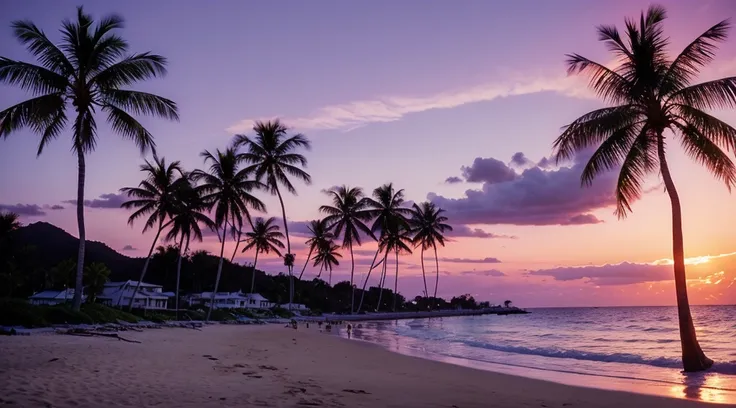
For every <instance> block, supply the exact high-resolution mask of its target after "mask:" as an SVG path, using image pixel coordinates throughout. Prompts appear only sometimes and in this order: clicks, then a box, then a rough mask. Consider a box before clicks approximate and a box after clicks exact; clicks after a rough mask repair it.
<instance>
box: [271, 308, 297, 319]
mask: <svg viewBox="0 0 736 408" xmlns="http://www.w3.org/2000/svg"><path fill="white" fill-rule="evenodd" d="M271 312H273V314H274V315H276V316H278V317H282V318H284V319H291V318H292V317H294V313H291V312H290V311H288V310H287V309H284V308H283V307H278V306H276V307H274V308H273V309H271Z"/></svg>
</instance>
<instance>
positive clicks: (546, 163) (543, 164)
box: [537, 157, 555, 170]
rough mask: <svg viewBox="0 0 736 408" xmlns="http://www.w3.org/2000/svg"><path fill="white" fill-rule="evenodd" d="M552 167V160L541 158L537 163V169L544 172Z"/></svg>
mask: <svg viewBox="0 0 736 408" xmlns="http://www.w3.org/2000/svg"><path fill="white" fill-rule="evenodd" d="M554 165H555V162H554V160H552V159H548V158H546V157H542V159H541V160H539V161H538V162H537V167H539V168H540V169H544V170H547V169H551V168H552V167H554Z"/></svg>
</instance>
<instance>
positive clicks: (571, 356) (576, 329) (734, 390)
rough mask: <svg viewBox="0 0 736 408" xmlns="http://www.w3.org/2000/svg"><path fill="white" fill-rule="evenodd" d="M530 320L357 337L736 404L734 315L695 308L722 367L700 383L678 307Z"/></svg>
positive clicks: (386, 329)
mask: <svg viewBox="0 0 736 408" xmlns="http://www.w3.org/2000/svg"><path fill="white" fill-rule="evenodd" d="M529 311H530V312H531V313H530V314H526V315H509V316H496V315H485V316H461V317H445V318H432V319H405V320H396V321H377V322H362V323H355V324H354V325H355V329H354V330H353V338H354V339H357V340H363V341H367V342H371V343H375V344H378V345H380V346H383V347H385V348H387V349H389V350H391V351H395V352H399V353H402V354H408V355H412V356H417V357H421V358H427V359H432V360H438V361H444V362H449V363H453V364H460V365H465V366H469V367H473V368H478V369H483V370H490V371H496V372H502V373H508V374H513V375H521V376H526V377H531V378H537V379H543V380H548V381H555V382H561V383H564V384H570V385H577V386H585V387H593V388H603V389H613V390H623V391H631V392H638V393H646V394H654V395H660V396H667V397H674V398H690V399H698V400H703V401H708V402H716V403H718V402H720V403H736V306H693V307H692V314H693V318H694V320H695V325H696V330H697V334H698V340H699V341H700V345H701V346H702V348H703V350H704V351H705V353H706V355H708V357H710V358H712V359H713V360H714V361H715V364H714V366H713V368H712V369H711V370H709V371H707V372H704V373H695V374H686V373H683V372H682V371H681V363H680V340H679V334H678V328H677V310H676V308H674V307H612V308H548V309H529ZM343 329H344V328H343ZM340 335H343V336H344V335H346V333H345V332H344V330H340Z"/></svg>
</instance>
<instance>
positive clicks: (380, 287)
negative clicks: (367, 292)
mask: <svg viewBox="0 0 736 408" xmlns="http://www.w3.org/2000/svg"><path fill="white" fill-rule="evenodd" d="M387 259H388V251H386V254H385V255H384V256H383V268H381V278H380V279H378V304H376V312H377V311H379V310H381V300H382V299H383V285H384V284H386V260H387Z"/></svg>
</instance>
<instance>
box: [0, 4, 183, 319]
mask: <svg viewBox="0 0 736 408" xmlns="http://www.w3.org/2000/svg"><path fill="white" fill-rule="evenodd" d="M94 23H95V21H94V20H93V19H92V16H90V15H89V14H85V13H84V11H83V9H82V7H79V8H77V19H76V21H70V20H66V21H64V22H63V23H62V27H61V36H62V38H61V42H60V43H59V44H58V45H57V44H54V43H53V42H52V41H51V40H49V39H48V38H47V37H46V34H44V32H43V31H41V30H40V29H39V28H38V27H36V25H35V24H33V23H32V22H30V21H15V22H13V24H12V27H13V32H14V34H15V37H16V38H17V39H18V40H19V41H20V42H21V43H22V44H23V45H25V46H26V48H27V49H28V51H30V52H31V53H32V54H33V55H34V56H35V57H36V58H37V59H38V61H39V63H40V64H41V65H33V64H29V63H26V62H21V61H15V60H11V59H8V58H4V57H0V83H6V84H9V85H17V86H18V87H20V88H21V89H23V90H25V91H28V92H30V93H31V94H33V98H31V99H28V100H26V101H23V102H21V103H19V104H17V105H14V106H11V107H9V108H7V109H5V110H4V111H2V112H0V138H6V137H8V135H9V134H10V133H12V132H14V131H17V130H20V129H21V128H24V127H28V128H30V129H31V130H33V131H34V132H36V133H39V134H40V135H41V142H40V143H39V145H38V153H37V154H38V155H41V153H42V152H43V149H44V147H46V145H47V144H48V143H49V142H51V141H52V140H53V139H55V138H57V137H58V136H59V135H60V134H61V133H62V132H63V131H64V130H65V129H66V126H67V123H68V118H67V113H68V112H70V111H71V110H72V108H73V112H74V117H73V118H72V130H73V132H72V138H71V139H72V150H73V151H74V152H75V153H76V154H77V166H78V180H77V200H76V204H77V225H78V228H79V253H78V257H77V274H76V281H75V289H76V290H75V292H74V302H73V308H74V310H79V307H80V305H81V304H82V275H83V272H84V246H85V236H86V235H85V229H84V180H85V176H86V165H85V155H86V154H88V153H91V152H92V151H93V150H94V148H95V146H96V145H97V122H96V121H95V116H96V112H98V110H99V111H102V112H104V113H106V114H107V121H108V122H109V123H110V126H111V128H112V130H113V131H114V132H116V133H118V134H120V135H121V136H122V137H123V138H125V139H129V140H131V141H133V142H134V143H135V144H136V145H137V146H138V148H139V149H140V150H141V153H145V152H146V151H147V150H149V149H152V148H154V147H155V143H154V141H153V136H152V135H151V134H150V133H149V132H148V130H146V129H145V128H144V127H143V125H142V124H140V123H139V122H138V121H137V120H136V119H135V118H133V116H132V115H131V113H133V114H138V115H152V116H159V117H163V118H167V119H172V120H178V119H179V115H178V113H177V108H176V104H175V103H174V102H172V101H170V100H168V99H165V98H162V97H160V96H156V95H153V94H150V93H146V92H138V91H131V90H127V89H123V88H125V87H126V86H130V85H133V84H134V83H136V82H140V81H143V80H146V79H150V78H153V77H158V76H163V75H165V74H166V59H165V58H164V57H162V56H160V55H155V54H151V53H148V52H146V53H142V54H128V43H127V42H126V41H125V40H124V39H123V38H121V37H120V36H118V35H116V34H115V33H114V32H115V30H117V29H120V28H122V27H123V19H122V18H121V17H120V16H118V15H114V14H113V15H109V16H107V17H104V18H102V19H101V20H99V22H98V23H97V24H96V25H94Z"/></svg>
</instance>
